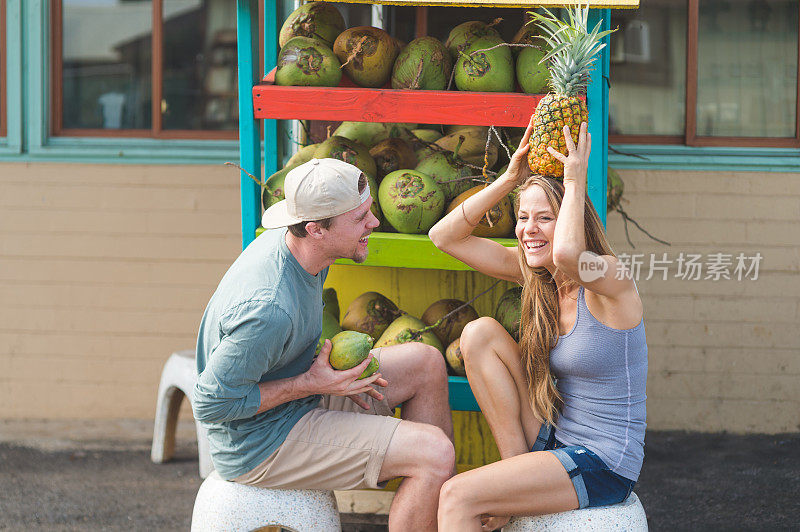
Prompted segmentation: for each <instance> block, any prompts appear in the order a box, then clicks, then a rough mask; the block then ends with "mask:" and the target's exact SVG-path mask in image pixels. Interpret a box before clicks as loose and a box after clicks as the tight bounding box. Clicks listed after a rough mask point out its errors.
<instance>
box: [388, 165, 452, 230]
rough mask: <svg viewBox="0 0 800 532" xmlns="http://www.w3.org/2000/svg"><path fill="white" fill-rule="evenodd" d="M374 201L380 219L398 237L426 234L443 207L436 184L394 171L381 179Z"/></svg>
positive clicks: (417, 175)
mask: <svg viewBox="0 0 800 532" xmlns="http://www.w3.org/2000/svg"><path fill="white" fill-rule="evenodd" d="M378 198H379V199H380V204H381V210H382V211H383V216H384V218H385V219H386V220H387V221H388V222H389V223H390V224H392V227H394V228H395V229H397V230H398V231H399V232H401V233H411V234H424V233H427V232H428V230H429V229H430V228H431V227H433V224H435V223H436V222H437V221H438V220H439V217H440V216H441V215H442V211H443V210H444V206H445V202H444V192H442V188H441V187H440V186H439V184H438V183H436V181H434V180H433V178H432V177H430V176H428V175H425V174H423V173H421V172H417V171H415V170H397V171H395V172H392V173H391V174H389V175H387V176H386V177H384V178H383V181H381V185H380V189H379V190H378Z"/></svg>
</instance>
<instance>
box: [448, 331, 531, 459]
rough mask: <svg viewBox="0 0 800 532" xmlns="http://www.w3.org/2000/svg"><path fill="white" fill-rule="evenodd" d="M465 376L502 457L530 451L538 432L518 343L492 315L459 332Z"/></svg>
mask: <svg viewBox="0 0 800 532" xmlns="http://www.w3.org/2000/svg"><path fill="white" fill-rule="evenodd" d="M461 352H462V353H463V355H464V364H465V367H466V370H467V379H468V380H469V385H470V387H471V388H472V393H473V394H474V395H475V399H477V401H478V404H479V405H480V407H481V412H483V415H484V416H485V417H486V421H487V422H488V423H489V427H490V428H491V429H492V434H493V435H494V439H495V441H496V442H497V448H498V449H499V451H500V456H501V457H502V458H510V457H512V456H517V455H519V454H522V453H527V452H528V451H530V449H531V447H532V446H533V443H534V442H535V441H536V437H537V436H538V435H539V429H540V428H541V423H540V422H539V421H537V420H536V417H535V416H534V415H533V410H532V409H531V406H530V400H529V399H528V385H527V379H526V376H525V374H524V369H523V367H522V362H521V360H520V351H519V345H517V343H516V342H515V341H514V339H513V338H512V337H511V336H510V335H509V334H508V332H507V331H506V330H505V329H504V328H503V326H502V325H500V323H498V322H497V321H496V320H494V319H493V318H487V317H484V318H479V319H477V320H475V321H472V322H470V323H469V324H467V326H466V327H465V328H464V332H463V333H462V334H461Z"/></svg>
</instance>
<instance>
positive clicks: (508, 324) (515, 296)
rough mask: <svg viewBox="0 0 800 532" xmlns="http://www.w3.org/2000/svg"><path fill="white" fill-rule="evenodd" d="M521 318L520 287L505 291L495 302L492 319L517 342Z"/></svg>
mask: <svg viewBox="0 0 800 532" xmlns="http://www.w3.org/2000/svg"><path fill="white" fill-rule="evenodd" d="M521 316H522V287H519V286H517V287H514V288H511V289H510V290H507V291H506V292H505V293H503V295H502V296H500V299H499V300H498V301H497V307H496V308H495V310H494V319H496V320H497V321H498V322H500V325H502V326H503V328H504V329H505V330H507V331H508V334H510V335H511V336H512V337H513V338H514V340H516V341H517V342H518V341H519V322H520V317H521Z"/></svg>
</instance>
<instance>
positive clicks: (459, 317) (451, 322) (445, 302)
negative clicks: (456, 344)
mask: <svg viewBox="0 0 800 532" xmlns="http://www.w3.org/2000/svg"><path fill="white" fill-rule="evenodd" d="M462 305H464V302H463V301H460V300H458V299H440V300H439V301H437V302H436V303H433V304H431V306H429V307H428V308H427V309H426V310H425V312H424V313H423V314H422V321H423V322H424V323H425V325H433V324H434V323H436V322H438V321H439V320H440V319H442V318H444V317H445V316H446V315H447V314H449V313H451V312H453V311H454V310H456V309H457V308H458V307H460V306H462ZM477 319H478V313H477V312H475V309H474V308H472V306H471V305H466V306H465V307H464V308H462V309H460V310H459V311H458V312H455V313H453V314H452V315H450V316H448V317H447V318H446V319H444V320H443V321H442V323H440V324H439V325H438V326H436V327H434V328H433V332H434V334H436V336H437V337H438V338H439V340H441V341H442V344H444V345H449V344H451V343H452V342H453V340H455V339H456V338H459V337H460V336H461V331H463V330H464V327H465V326H466V325H467V323H469V322H471V321H472V320H477Z"/></svg>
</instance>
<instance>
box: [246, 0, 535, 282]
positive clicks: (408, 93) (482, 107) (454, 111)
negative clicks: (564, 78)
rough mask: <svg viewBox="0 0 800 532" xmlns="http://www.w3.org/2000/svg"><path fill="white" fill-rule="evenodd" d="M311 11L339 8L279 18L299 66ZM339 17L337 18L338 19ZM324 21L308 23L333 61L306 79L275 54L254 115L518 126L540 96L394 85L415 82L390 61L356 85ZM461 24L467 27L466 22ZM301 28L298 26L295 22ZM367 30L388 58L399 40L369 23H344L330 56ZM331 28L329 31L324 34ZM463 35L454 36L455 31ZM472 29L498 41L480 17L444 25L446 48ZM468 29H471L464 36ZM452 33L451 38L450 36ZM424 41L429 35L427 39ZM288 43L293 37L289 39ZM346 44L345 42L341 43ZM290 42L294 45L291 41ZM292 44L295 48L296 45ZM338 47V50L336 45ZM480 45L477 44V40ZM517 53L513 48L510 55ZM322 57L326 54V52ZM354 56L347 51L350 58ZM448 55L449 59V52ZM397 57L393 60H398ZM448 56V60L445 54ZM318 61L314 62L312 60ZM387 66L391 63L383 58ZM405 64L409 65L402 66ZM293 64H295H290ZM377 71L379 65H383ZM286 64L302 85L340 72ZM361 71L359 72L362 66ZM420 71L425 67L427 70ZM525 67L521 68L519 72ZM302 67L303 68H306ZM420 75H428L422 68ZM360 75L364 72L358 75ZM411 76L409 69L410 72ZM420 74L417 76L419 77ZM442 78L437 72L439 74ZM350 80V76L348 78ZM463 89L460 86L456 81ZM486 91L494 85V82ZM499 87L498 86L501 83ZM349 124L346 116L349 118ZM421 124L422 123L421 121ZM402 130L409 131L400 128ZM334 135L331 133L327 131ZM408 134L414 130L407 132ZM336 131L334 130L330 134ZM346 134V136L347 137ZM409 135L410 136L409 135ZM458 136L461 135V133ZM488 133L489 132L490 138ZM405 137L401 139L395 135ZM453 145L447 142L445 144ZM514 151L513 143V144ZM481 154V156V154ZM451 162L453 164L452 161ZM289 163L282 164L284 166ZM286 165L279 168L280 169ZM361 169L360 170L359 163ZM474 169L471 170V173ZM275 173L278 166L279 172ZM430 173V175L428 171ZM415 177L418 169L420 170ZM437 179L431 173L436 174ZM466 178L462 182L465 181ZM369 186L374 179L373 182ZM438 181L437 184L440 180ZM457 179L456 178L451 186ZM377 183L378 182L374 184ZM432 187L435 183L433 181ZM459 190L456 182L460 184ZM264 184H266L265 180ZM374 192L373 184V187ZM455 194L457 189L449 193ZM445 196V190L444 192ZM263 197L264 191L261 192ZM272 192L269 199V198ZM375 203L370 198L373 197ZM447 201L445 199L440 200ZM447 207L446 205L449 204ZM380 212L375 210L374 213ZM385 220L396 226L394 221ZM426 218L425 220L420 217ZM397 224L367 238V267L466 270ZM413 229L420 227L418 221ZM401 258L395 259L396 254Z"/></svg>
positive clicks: (256, 92)
mask: <svg viewBox="0 0 800 532" xmlns="http://www.w3.org/2000/svg"><path fill="white" fill-rule="evenodd" d="M311 12H313V13H316V14H317V15H318V16H323V14H324V15H325V16H328V15H330V13H328V12H333V15H335V16H334V17H333V19H335V18H339V19H340V18H341V17H340V16H339V15H338V12H335V8H333V7H328V6H327V5H325V4H322V3H320V4H317V3H315V2H312V3H311V4H305V5H304V6H303V7H301V8H299V9H298V10H296V11H295V12H294V13H293V14H292V15H291V16H290V18H289V19H287V21H286V22H285V23H284V27H283V29H282V30H281V45H282V46H284V45H285V47H284V48H282V49H281V55H280V57H283V56H284V55H286V54H288V55H286V57H291V58H292V59H291V60H292V61H295V62H298V65H300V67H302V63H301V61H302V59H301V56H302V54H303V53H307V52H308V49H307V48H303V46H312V45H313V41H312V40H311V39H309V38H307V37H295V38H292V37H291V35H292V33H291V32H292V31H294V30H296V29H297V28H295V27H294V26H297V27H298V28H302V24H301V23H302V22H303V21H306V23H308V22H307V21H308V20H309V17H310V16H311V15H310V14H309V13H311ZM339 22H341V20H339ZM473 25H474V26H480V28H477V31H475V28H473V27H471V26H473ZM328 26H331V25H330V24H326V23H319V24H318V25H317V29H316V30H315V31H316V32H318V33H315V34H314V35H317V36H318V37H319V39H320V40H319V41H317V43H316V44H317V45H318V46H319V48H320V49H321V50H322V53H323V55H324V57H326V58H327V60H328V61H330V62H331V63H332V65H333V66H332V67H330V68H329V69H328V70H330V71H331V72H328V71H327V70H325V67H324V64H325V63H324V61H323V62H322V63H320V65H323V66H322V67H321V69H320V70H319V72H318V74H319V76H320V78H319V79H317V77H315V76H311V78H308V77H307V78H306V79H305V80H303V79H301V77H302V75H301V74H302V73H301V70H302V68H298V67H293V66H286V65H287V63H286V60H285V59H280V57H279V65H284V70H281V69H280V68H277V69H273V70H272V72H270V73H269V74H267V76H265V78H264V79H263V80H262V82H261V83H260V84H259V85H256V86H255V87H254V88H253V104H254V114H255V118H258V119H300V120H326V121H340V120H341V121H345V122H349V121H358V122H373V123H375V122H383V123H394V124H397V123H400V124H443V123H449V124H470V125H473V126H489V125H494V126H498V127H509V126H510V127H525V126H526V125H527V123H528V120H529V118H530V116H531V114H532V113H533V111H534V109H535V108H536V105H537V104H538V102H539V100H540V99H541V98H542V96H543V95H540V94H524V93H509V92H467V91H466V90H463V91H450V90H420V89H403V88H392V86H395V87H397V86H398V85H400V86H404V85H412V86H413V85H415V84H416V82H417V80H414V81H408V80H405V81H403V82H402V83H400V82H398V80H397V79H396V78H397V72H398V68H397V65H395V69H394V74H393V73H392V69H391V68H389V70H388V71H387V72H385V73H382V74H381V78H382V79H381V80H380V81H377V83H376V82H375V80H370V81H368V82H366V83H365V82H364V80H362V79H360V78H359V79H358V81H359V84H360V85H361V86H358V85H356V84H355V83H354V82H353V81H352V80H351V78H352V77H353V74H354V73H355V72H354V71H352V68H350V69H345V70H346V71H347V73H348V74H349V76H348V75H340V74H339V69H338V68H334V67H336V66H338V64H339V63H338V62H337V61H336V58H335V57H333V53H332V52H331V51H330V49H327V48H325V46H324V45H323V44H322V41H323V40H325V39H324V38H323V36H324V37H325V38H328V40H331V39H333V38H334V37H335V34H336V32H337V31H341V28H336V29H335V28H333V27H328ZM467 28H468V29H467ZM300 31H303V30H302V29H301V30H300ZM353 31H355V32H356V34H355V36H351V37H348V34H349V33H352V32H353ZM470 31H473V32H475V33H474V34H469V32H470ZM359 32H361V33H366V32H372V33H370V34H369V38H370V39H372V40H371V41H369V42H371V43H372V47H373V48H376V49H378V48H379V47H380V46H384V48H396V49H395V50H394V53H393V55H392V56H391V57H396V56H397V54H398V51H399V49H400V46H399V45H397V44H396V43H395V42H394V40H393V39H392V38H391V37H390V36H389V35H388V34H386V33H385V32H383V31H382V30H378V29H375V28H368V27H364V28H351V29H350V30H346V31H344V32H343V33H339V37H338V38H336V39H335V40H336V43H335V44H334V45H333V49H334V51H336V55H337V56H339V59H340V60H341V61H343V62H348V61H345V59H346V56H347V55H348V54H349V53H350V50H349V48H352V47H353V46H354V45H353V43H351V42H350V41H353V42H355V41H356V40H357V39H356V37H358V36H359V35H361V33H359ZM328 33H330V35H328ZM462 33H463V34H464V35H461V34H462ZM528 33H529V32H527V31H526V27H525V26H523V27H522V28H521V30H520V32H518V35H517V37H515V42H517V41H519V42H527V41H530V40H532V39H533V37H532V33H531V35H530V36H529V35H528ZM479 34H487V35H490V37H491V38H489V37H486V39H489V40H486V44H485V45H484V46H491V45H495V44H497V43H500V42H503V41H502V39H500V36H499V34H497V33H496V32H495V30H494V29H492V28H491V27H490V26H487V25H486V24H483V23H480V22H469V23H465V24H462V25H460V26H459V27H457V28H455V29H454V30H453V32H451V39H450V40H453V41H454V43H453V44H452V45H451V44H450V41H448V43H446V45H447V46H448V47H449V48H454V49H455V48H456V41H455V40H456V39H458V38H459V37H460V38H461V40H464V41H465V42H464V43H461V44H459V46H458V48H459V49H460V48H466V47H467V46H470V43H469V40H470V39H471V40H473V41H475V40H476V39H479V37H477V35H479ZM470 35H472V36H470ZM454 36H455V37H454ZM364 39H366V37H364V38H362V43H363V42H364ZM426 41H431V42H426ZM293 43H299V44H295V45H293ZM342 43H345V44H342ZM415 43H422V46H428V45H431V44H433V45H435V48H436V50H435V54H434V55H436V54H438V56H440V58H441V56H444V59H447V60H449V59H450V54H451V51H448V49H446V48H445V45H443V44H442V43H440V42H439V41H437V40H436V39H433V38H430V37H426V38H422V39H417V40H415V41H414V42H413V43H411V44H410V45H409V46H408V47H407V48H405V49H403V50H404V52H405V50H408V49H410V48H411V47H413V46H415ZM293 46H294V47H293ZM298 46H299V47H300V48H298V49H297V50H295V48H297V47H298ZM340 48H343V49H344V52H342V50H339V49H340ZM479 48H480V46H479ZM530 51H531V52H534V53H535V56H534V57H535V59H534V61H538V60H539V59H541V55H542V53H541V52H539V50H538V49H535V50H530ZM404 52H401V53H400V57H401V58H402V56H403V53H404ZM500 52H503V54H505V56H507V57H504V59H507V60H508V62H509V64H510V65H511V70H512V72H508V73H506V75H507V76H508V75H510V76H511V77H510V78H509V79H508V80H505V82H504V83H501V85H508V84H509V82H510V83H511V84H512V85H513V79H514V75H513V69H514V67H513V65H514V60H513V59H511V56H512V54H511V52H510V51H509V50H508V49H507V48H506V49H501V50H500ZM515 55H516V54H515ZM328 56H330V57H329V58H328ZM352 57H353V56H351V58H352ZM454 59H455V58H454ZM400 60H401V59H398V64H399V62H400ZM412 62H413V64H412V66H414V65H416V62H415V61H412ZM444 62H445V63H448V61H444ZM317 66H319V65H317ZM388 66H389V67H391V63H389V65H388ZM409 68H410V67H409ZM451 68H453V67H447V68H446V69H445V72H442V73H439V72H437V70H436V69H435V68H434V69H432V72H433V73H434V74H442V75H444V76H449V75H450V69H451ZM292 69H294V70H292ZM421 69H422V61H421V60H420V70H421ZM536 69H537V70H542V71H544V75H543V76H542V74H541V73H539V74H538V77H539V78H540V79H538V80H537V83H536V88H534V89H533V90H538V88H539V87H543V86H544V82H545V80H546V77H547V76H546V70H544V68H543V67H536ZM383 70H386V69H385V68H383ZM415 70H416V68H411V69H410V70H409V72H411V71H415ZM289 71H293V72H295V73H296V75H297V76H300V77H295V78H293V79H295V80H297V81H300V83H297V85H304V84H306V81H307V82H308V83H311V84H317V83H322V81H321V80H322V79H323V78H331V79H334V81H333V82H334V83H335V82H336V79H340V81H339V84H338V86H336V87H328V86H292V85H291V84H290V82H289V80H290V79H292V78H291V77H290V78H287V76H292V74H287V73H286V72H289ZM365 72H366V71H365ZM426 72H427V71H426ZM526 72H527V71H526ZM306 74H307V73H306ZM406 74H407V75H406V77H409V76H412V74H413V72H411V74H409V73H406ZM390 75H391V78H392V79H391V83H389V81H388V78H389V77H390ZM426 75H427V74H426ZM277 76H283V77H282V78H280V79H279V80H278V82H277V83H276V77H277ZM362 76H363V74H362ZM412 77H413V76H412ZM423 77H424V76H423ZM439 77H441V76H439ZM417 78H419V72H417ZM455 78H456V81H457V84H458V76H457V75H456V76H455ZM353 79H356V78H353ZM446 84H447V79H446V77H445V78H444V79H438V78H437V79H436V82H435V83H434V85H437V86H444V85H446ZM365 85H366V86H369V87H376V86H378V85H382V87H380V88H365ZM462 88H463V87H462ZM492 90H497V89H496V88H494V89H492ZM501 90H504V89H501ZM351 123H352V122H351ZM421 127H422V126H421ZM406 133H408V132H406ZM334 134H337V133H334ZM412 135H413V134H412ZM337 138H338V137H337ZM349 138H351V139H352V138H353V137H352V136H350V137H349ZM412 138H413V136H412ZM462 140H463V137H462ZM492 140H494V139H492ZM398 142H402V143H405V141H399V140H398ZM479 143H480V144H481V145H482V144H483V141H482V140H480V142H479ZM451 149H452V148H451ZM512 151H513V148H512ZM316 156H323V155H316ZM481 159H482V156H481ZM454 164H455V163H454ZM414 166H416V163H415V164H414V165H413V166H411V167H410V168H414ZM287 168H288V167H287ZM284 171H285V170H284ZM365 172H367V170H365ZM472 173H476V172H474V171H473V172H472ZM281 174H282V172H281ZM431 175H433V174H431ZM377 177H378V178H383V175H379V176H377ZM421 177H422V176H421ZM280 181H281V184H280V185H278V186H279V187H282V176H281V180H280ZM437 181H438V180H437ZM465 183H466V182H465ZM373 186H374V185H373ZM442 186H444V185H442ZM453 186H456V185H453ZM470 186H471V185H470V184H467V185H466V189H469V188H470ZM376 188H377V187H376ZM437 188H438V187H437ZM461 188H462V189H463V190H466V189H464V188H463V187H461ZM268 189H269V187H268ZM277 190H278V191H279V192H281V195H280V197H276V198H275V200H279V199H282V191H280V189H277ZM264 192H265V193H267V192H271V191H270V190H265V191H264ZM376 193H377V190H376ZM456 195H457V194H456ZM446 196H448V195H447V194H446ZM265 197H266V196H265ZM270 199H272V198H270ZM452 199H453V198H451V197H447V198H446V201H447V202H448V203H449V202H450V201H451V200H452ZM376 202H377V198H376ZM264 205H265V207H266V206H267V205H269V202H268V201H267V200H265V203H264ZM445 205H446V204H445ZM450 208H452V204H451V207H450ZM378 216H379V218H380V215H378ZM508 216H511V217H512V220H511V221H512V222H513V215H511V214H510V213H508ZM384 225H387V226H389V222H388V221H384ZM392 225H395V226H396V225H397V224H395V223H393V224H392ZM427 225H431V224H427ZM397 229H399V230H400V232H399V233H394V232H393V233H382V232H376V233H373V235H372V236H371V238H370V255H369V258H368V261H367V262H366V264H368V265H373V266H398V265H402V266H405V267H417V268H440V269H450V270H465V269H469V268H468V267H467V266H466V265H464V264H463V263H461V262H460V261H457V260H455V259H453V258H452V257H449V256H447V255H445V254H442V253H441V252H439V251H438V250H437V249H436V248H435V247H434V246H433V245H432V243H431V242H430V240H429V239H428V238H427V236H426V235H425V234H424V233H425V232H426V229H425V228H422V230H403V229H402V228H400V227H399V226H398V227H397ZM417 229H419V228H417ZM414 233H423V234H414ZM510 233H511V231H510V230H509V231H503V232H501V233H499V234H498V232H497V231H495V234H496V235H498V236H511V234H510ZM496 240H498V241H500V242H502V243H503V244H504V245H508V246H514V245H516V241H515V240H514V239H511V238H497V239H496ZM398 259H400V261H398ZM340 262H341V263H345V264H347V263H351V262H350V261H347V260H342V261H340Z"/></svg>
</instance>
